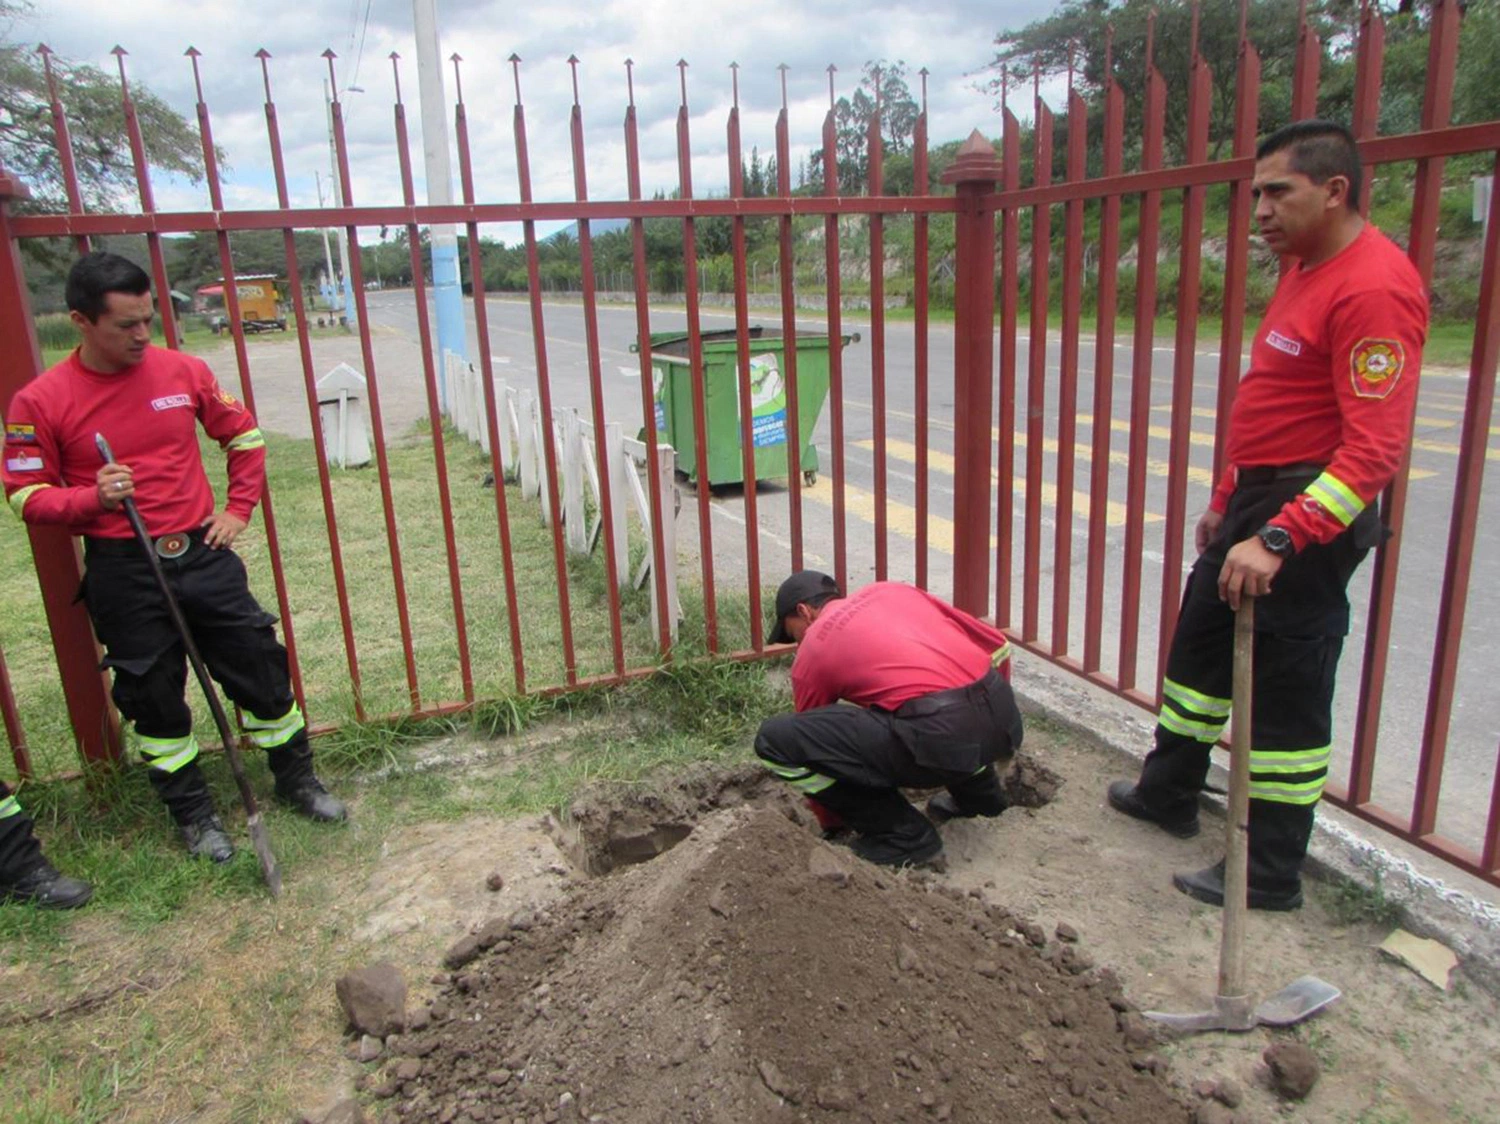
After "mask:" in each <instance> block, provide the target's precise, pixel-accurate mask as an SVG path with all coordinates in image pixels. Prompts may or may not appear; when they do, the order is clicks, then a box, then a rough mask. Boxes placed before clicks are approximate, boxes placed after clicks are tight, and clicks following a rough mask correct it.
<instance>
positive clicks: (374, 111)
mask: <svg viewBox="0 0 1500 1124" xmlns="http://www.w3.org/2000/svg"><path fill="white" fill-rule="evenodd" d="M1050 7H1051V5H1050V4H1049V3H1047V2H1046V0H1023V2H1020V3H1015V4H1011V5H1008V6H1004V7H1003V8H1002V9H1001V10H1000V11H997V9H996V7H995V6H993V5H989V4H979V3H976V2H974V0H934V2H933V3H928V4H925V5H919V4H910V3H891V2H888V0H873V2H871V3H867V4H865V5H863V6H856V5H851V4H848V3H846V2H843V0H838V2H835V0H800V2H790V0H769V2H766V3H762V4H758V5H744V6H740V5H735V6H733V7H730V6H727V5H723V4H716V3H697V4H684V3H680V2H669V0H631V2H622V0H553V2H552V3H550V4H547V5H516V4H510V3H505V4H502V3H498V2H496V0H439V12H438V20H439V29H440V35H441V50H442V53H443V55H444V58H445V60H446V58H447V56H449V55H451V54H453V53H455V52H456V53H457V54H459V55H461V56H462V58H463V62H462V64H461V72H462V81H463V95H464V100H465V105H466V112H467V120H468V127H469V134H470V147H471V151H472V153H473V161H474V178H475V182H476V185H477V194H478V197H479V198H480V200H481V201H483V202H506V201H512V200H515V199H516V198H518V190H517V183H516V161H515V143H514V137H513V132H512V112H513V107H514V102H515V86H514V82H513V73H512V68H511V65H510V63H509V62H508V61H507V58H508V57H509V56H510V55H511V54H513V53H514V54H517V55H519V56H520V57H521V58H522V59H523V60H524V61H523V63H522V64H521V91H522V96H523V100H524V103H525V106H526V125H527V133H528V137H529V141H530V165H531V173H532V180H533V194H534V197H535V198H536V199H538V200H559V199H571V198H572V196H573V173H572V166H571V152H570V147H569V136H568V128H569V115H570V112H571V109H572V103H573V82H574V72H573V70H572V69H571V68H570V67H569V65H568V64H567V62H566V60H567V58H568V56H569V55H570V54H576V56H577V57H578V58H579V60H580V63H579V65H578V67H577V72H576V79H577V85H578V95H579V99H580V102H581V104H582V106H583V116H584V124H585V139H586V145H587V178H588V187H589V193H590V196H591V198H594V199H610V198H623V197H624V196H625V194H626V181H625V159H624V157H625V152H624V139H623V133H622V121H623V117H624V110H625V104H626V100H627V88H626V72H625V67H624V65H623V64H624V61H625V59H627V58H630V59H633V60H634V63H635V65H634V94H635V102H636V105H637V115H638V121H639V127H640V147H641V159H642V179H643V184H642V186H643V190H644V191H645V192H646V194H647V195H649V194H650V193H652V192H653V191H656V190H671V189H673V188H674V187H675V186H676V184H677V156H676V115H677V109H678V105H679V102H680V98H681V87H680V76H679V70H678V68H677V65H676V64H677V62H678V60H679V59H686V60H687V62H688V63H689V66H688V69H687V87H688V101H689V106H690V113H691V129H692V137H693V153H694V158H693V169H692V170H693V178H694V188H695V191H696V192H697V193H698V194H700V195H702V194H707V193H709V192H710V191H713V190H723V189H724V185H725V184H726V182H727V175H728V173H727V155H726V153H727V143H726V137H725V125H726V119H727V115H728V111H729V107H730V104H731V91H732V85H731V73H730V70H729V65H730V63H732V62H734V63H738V64H739V72H738V73H739V96H740V106H741V134H742V143H743V147H744V150H745V153H746V155H747V156H748V153H749V150H750V148H751V147H752V146H757V147H759V149H760V150H761V153H762V155H763V156H765V155H769V154H771V153H772V152H774V150H775V131H774V130H775V122H776V116H777V113H778V112H779V111H780V109H781V98H782V93H781V85H782V74H781V72H780V71H779V70H778V66H779V65H780V64H783V63H784V64H786V65H787V66H788V67H789V69H788V70H787V72H786V91H787V99H788V103H789V122H790V128H791V133H792V139H791V144H792V151H793V156H792V159H793V161H794V162H795V161H796V160H797V159H798V157H799V155H801V154H805V153H806V152H808V151H809V150H811V149H814V148H816V147H817V146H818V145H819V144H820V141H821V135H820V131H821V127H822V120H823V114H824V113H825V112H826V110H827V106H828V74H827V67H828V65H829V64H830V63H832V64H834V65H835V66H837V68H838V69H837V72H836V73H835V75H834V78H835V93H836V94H837V95H839V96H843V95H847V94H849V93H851V92H852V91H853V90H854V88H855V87H856V85H857V83H858V80H859V76H860V71H861V68H862V66H863V64H864V63H865V62H866V61H867V60H870V59H889V60H897V59H900V60H904V61H905V63H906V64H907V66H908V70H909V74H908V77H909V80H910V82H911V85H912V88H913V92H914V93H915V92H917V90H918V89H919V87H918V78H917V75H916V71H917V70H918V69H920V68H921V67H924V66H925V67H926V68H927V69H928V70H929V71H930V72H931V77H930V78H929V83H928V95H929V107H930V120H931V125H930V136H931V139H932V140H933V142H934V143H937V142H941V141H944V140H950V139H955V138H958V137H962V136H965V135H967V134H968V132H969V131H970V130H971V129H973V128H979V129H980V130H981V131H984V132H986V133H988V134H994V133H996V132H997V131H998V125H999V122H998V118H997V116H996V115H995V114H994V112H993V108H992V106H991V104H990V99H989V98H988V97H987V96H986V95H984V94H982V93H980V92H978V91H977V90H976V88H975V86H976V82H977V79H976V77H975V74H976V72H977V71H979V70H981V69H982V68H983V66H984V65H985V64H986V63H987V62H988V61H989V59H990V58H991V57H992V53H993V52H992V48H991V42H992V40H993V37H994V34H995V32H996V31H997V30H999V26H998V24H999V22H1000V21H1003V22H1005V23H1006V24H1008V25H1010V26H1017V25H1020V24H1023V23H1025V22H1026V21H1028V20H1031V19H1035V18H1037V17H1039V16H1041V15H1044V14H1046V13H1047V12H1048V11H1049V10H1050ZM366 13H368V19H366ZM11 37H12V38H13V39H15V40H17V41H21V42H26V41H32V42H43V41H44V42H46V43H47V44H48V45H49V46H50V47H51V48H52V49H53V50H55V51H57V52H58V53H59V54H60V55H62V56H64V57H66V58H69V59H72V60H75V61H83V62H93V63H96V64H99V65H101V66H105V67H106V68H107V69H109V70H110V71H113V68H114V60H113V59H112V58H111V57H110V55H109V51H110V49H111V48H112V47H114V46H115V45H116V44H117V43H118V44H120V45H121V46H123V47H125V48H126V49H127V50H128V51H129V54H128V55H127V57H126V66H127V69H128V72H129V74H130V77H131V81H132V83H135V84H144V85H148V86H149V87H150V88H151V89H152V90H153V91H154V92H155V93H157V94H159V95H160V96H162V97H163V98H164V99H166V100H167V101H168V102H169V103H170V104H172V105H173V106H174V107H176V108H177V109H179V110H180V111H182V112H183V113H184V114H186V115H188V116H189V117H191V116H192V115H193V112H194V103H195V101H196V95H195V92H194V85H193V73H192V68H191V66H190V64H189V60H188V59H186V58H185V57H183V53H184V51H186V49H187V48H188V47H190V46H191V47H195V48H197V49H198V50H199V51H201V52H202V57H201V58H200V60H199V65H200V71H201V75H202V82H203V89H204V96H205V100H206V102H207V104H208V106H209V108H210V111H211V114H212V126H213V131H214V139H215V140H216V141H217V142H218V144H219V145H220V146H221V147H222V148H223V149H225V151H226V153H227V155H228V161H229V165H230V167H229V169H228V171H227V173H226V185H225V197H226V206H228V207H230V208H232V209H237V208H245V207H251V208H255V207H268V206H273V205H274V202H275V191H274V181H273V179H272V176H271V172H270V167H271V162H270V151H269V146H268V142H267V129H266V118H265V110H264V101H265V94H264V88H263V86H262V76H261V67H260V64H259V62H258V61H257V60H256V59H255V58H254V54H255V52H256V50H258V49H260V48H262V47H264V48H265V49H266V50H268V51H269V52H270V53H271V55H272V58H271V61H270V63H269V71H270V78H271V89H272V95H273V98H274V101H275V106H276V116H277V121H278V125H279V127H280V131H281V138H282V145H283V151H284V157H285V163H286V169H287V174H288V177H289V180H290V191H291V196H292V202H293V204H294V205H296V206H314V205H316V201H317V190H316V184H315V173H316V174H317V175H319V176H322V177H324V178H325V179H326V177H327V176H328V172H329V154H328V132H327V116H326V110H325V102H324V93H323V91H324V83H325V80H326V78H327V75H328V69H327V63H326V62H325V60H324V59H323V58H321V57H320V56H321V54H322V52H323V51H324V50H325V49H327V48H332V49H333V50H334V51H335V52H336V53H337V55H338V56H339V57H338V58H337V60H336V61H335V69H336V75H337V80H338V84H339V86H340V87H341V88H344V87H348V86H354V85H358V86H359V87H361V88H362V89H363V92H362V93H357V92H349V91H347V90H345V91H344V92H343V93H342V95H341V102H342V106H343V110H344V115H345V123H346V132H347V137H348V146H349V162H350V167H351V179H352V189H353V196H354V201H355V202H356V203H358V204H361V205H373V204H395V203H399V202H400V199H401V188H400V176H399V166H398V163H397V159H396V152H395V144H394V136H395V134H394V126H393V110H392V105H393V102H394V90H395V86H394V82H393V79H392V70H391V62H390V59H389V57H388V56H389V55H390V54H391V52H392V51H395V52H398V53H399V54H400V56H401V59H400V63H399V66H400V76H401V93H402V96H403V99H404V101H405V103H406V114H407V126H408V130H409V132H410V140H411V149H410V151H411V158H412V161H413V172H414V176H415V178H416V181H417V192H418V198H419V200H420V199H425V193H424V184H425V177H424V171H423V166H422V148H421V144H422V140H421V135H422V123H421V112H420V108H419V100H418V82H417V72H416V51H415V45H414V39H413V32H412V10H411V4H410V3H409V0H366V2H363V3H362V2H361V0H349V2H348V3H345V4H327V5H320V4H308V3H294V2H293V0H259V2H258V3H256V4H255V5H253V6H251V7H249V8H247V7H246V6H245V5H244V4H243V3H242V2H239V0H236V2H235V3H229V2H228V0H204V2H202V3H198V4H195V5H187V4H183V3H181V0H131V2H130V3H128V4H126V3H120V2H119V0H108V2H106V0H47V2H46V3H45V6H39V7H38V9H37V10H36V11H35V12H33V13H32V15H31V16H30V17H29V18H28V19H25V20H23V21H21V22H19V23H17V24H16V25H15V26H14V27H12V29H11ZM443 70H444V73H443V80H444V84H445V93H446V97H447V99H448V101H449V103H450V110H449V112H448V113H447V114H446V116H447V118H448V120H449V121H450V122H451V120H452V113H451V103H452V101H453V100H454V97H455V88H454V81H453V71H452V68H451V65H449V64H447V63H446V61H445V65H444V68H443ZM325 190H326V184H325ZM453 190H454V195H455V198H456V197H458V194H459V181H458V163H457V151H456V148H455V149H454V185H453ZM156 194H157V205H158V207H159V208H161V209H188V210H200V209H205V208H206V207H207V206H208V196H207V192H206V190H205V189H203V188H201V187H197V188H195V187H193V186H192V185H189V184H186V183H185V182H177V181H169V182H166V183H163V184H161V185H159V186H158V187H157V189H156Z"/></svg>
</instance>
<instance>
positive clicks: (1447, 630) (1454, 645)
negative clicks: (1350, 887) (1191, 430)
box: [1413, 159, 1500, 869]
mask: <svg viewBox="0 0 1500 1124" xmlns="http://www.w3.org/2000/svg"><path fill="white" fill-rule="evenodd" d="M1495 167H1496V170H1500V159H1497V161H1496V165H1495ZM1497 275H1500V192H1495V191H1492V192H1491V193H1490V216H1489V224H1488V230H1487V231H1486V234H1485V245H1484V267H1483V272H1482V275H1481V277H1480V282H1479V307H1478V309H1477V316H1476V319H1475V331H1474V350H1473V353H1472V361H1471V364H1470V367H1469V384H1468V391H1467V395H1466V399H1465V402H1464V421H1463V439H1462V440H1461V441H1460V443H1459V455H1458V469H1457V473H1456V477H1455V480H1454V487H1453V517H1452V519H1451V520H1450V521H1449V523H1448V552H1447V561H1446V562H1445V564H1444V568H1443V586H1442V593H1441V595H1440V596H1439V601H1438V605H1439V609H1438V619H1437V635H1436V637H1435V639H1434V641H1433V659H1432V679H1431V682H1430V684H1429V686H1428V693H1427V717H1426V722H1425V725H1424V728H1423V731H1422V755H1421V762H1420V765H1419V772H1418V776H1417V794H1416V800H1415V803H1414V806H1415V813H1414V817H1413V818H1414V821H1415V822H1414V824H1413V827H1414V829H1415V830H1416V831H1417V833H1418V834H1422V835H1425V834H1427V833H1429V832H1431V831H1432V830H1433V828H1434V827H1435V826H1436V821H1437V805H1438V794H1439V791H1440V789H1441V787H1442V767H1443V754H1444V750H1445V749H1446V747H1447V744H1448V730H1449V723H1450V720H1451V718H1452V715H1453V696H1454V688H1455V680H1456V679H1457V675H1458V648H1459V644H1460V642H1461V641H1462V639H1463V631H1464V610H1465V607H1466V606H1467V604H1468V596H1469V576H1470V573H1471V571H1472V568H1473V565H1474V547H1475V540H1476V530H1477V527H1478V523H1479V497H1480V490H1481V489H1482V488H1483V486H1484V468H1485V458H1486V456H1487V454H1488V451H1489V449H1488V446H1489V437H1490V422H1491V420H1492V419H1493V416H1494V406H1495V367H1496V364H1497V362H1500V277H1497ZM1496 786H1497V788H1496V791H1497V792H1500V765H1497V777H1496ZM1496 833H1497V825H1496V810H1495V809H1494V808H1492V809H1491V811H1490V819H1489V823H1488V828H1487V831H1486V841H1485V845H1484V850H1485V866H1486V868H1487V869H1494V867H1495V865H1496V863H1495V853H1494V844H1495V837H1496Z"/></svg>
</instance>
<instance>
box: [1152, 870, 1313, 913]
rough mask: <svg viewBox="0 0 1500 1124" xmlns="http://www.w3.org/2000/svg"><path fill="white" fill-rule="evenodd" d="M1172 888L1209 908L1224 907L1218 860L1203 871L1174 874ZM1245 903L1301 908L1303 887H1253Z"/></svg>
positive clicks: (1280, 908)
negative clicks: (1206, 904)
mask: <svg viewBox="0 0 1500 1124" xmlns="http://www.w3.org/2000/svg"><path fill="white" fill-rule="evenodd" d="M1172 885H1173V886H1176V887H1177V889H1179V890H1181V891H1182V892H1183V893H1184V894H1186V895H1187V896H1188V897H1190V898H1195V899H1197V900H1198V901H1200V902H1207V903H1208V904H1209V905H1217V906H1222V905H1223V904H1224V860H1223V859H1220V860H1219V861H1218V862H1216V863H1215V864H1214V865H1213V866H1208V867H1204V868H1203V869H1202V870H1195V871H1192V872H1189V873H1179V874H1174V875H1172ZM1245 904H1246V905H1247V906H1248V907H1249V908H1251V909H1264V910H1269V911H1273V912H1285V911H1287V910H1292V909H1301V908H1302V888H1301V887H1300V886H1293V887H1285V888H1280V889H1265V888H1260V889H1258V888H1256V887H1255V886H1253V885H1252V886H1250V887H1249V888H1248V889H1247V891H1246V894H1245Z"/></svg>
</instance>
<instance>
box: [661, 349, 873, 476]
mask: <svg viewBox="0 0 1500 1124" xmlns="http://www.w3.org/2000/svg"><path fill="white" fill-rule="evenodd" d="M749 336H750V403H751V422H750V428H751V440H752V441H753V442H754V446H755V478H756V479H757V480H773V479H777V478H781V477H785V476H786V475H787V473H788V468H787V459H788V458H787V442H788V440H789V439H790V437H791V433H790V427H789V425H788V424H787V390H786V376H785V370H786V341H785V338H784V337H783V336H782V334H781V333H780V332H779V331H767V330H766V329H764V328H761V327H758V326H757V327H753V328H751V329H750V332H749ZM699 338H700V339H701V340H702V345H703V408H704V415H705V421H706V428H705V433H706V435H707V439H708V457H707V461H708V484H709V486H710V487H713V486H715V485H718V484H739V483H743V482H744V479H745V466H744V460H743V458H742V457H741V456H740V393H739V360H738V356H739V339H738V333H737V331H736V330H735V329H733V328H730V329H726V330H723V331H713V332H702V333H700V335H699ZM858 339H859V336H858V335H850V336H844V337H843V343H844V345H846V346H847V345H848V344H849V343H850V342H852V341H856V340H858ZM796 343H797V414H798V428H797V432H798V434H799V435H800V436H801V438H802V457H801V462H800V465H799V467H800V468H801V470H802V474H803V477H804V479H805V480H806V481H807V483H809V484H811V483H813V482H814V481H816V480H817V478H818V451H817V449H815V448H814V447H813V443H812V432H813V427H814V426H816V425H817V423H818V415H819V413H820V412H821V411H822V409H823V400H824V399H825V398H827V397H828V348H829V337H828V336H826V335H815V334H813V333H810V332H809V333H807V334H803V333H801V332H798V333H797V337H796ZM651 375H652V382H653V384H654V392H655V397H656V431H657V433H658V435H660V437H661V439H662V440H663V441H666V442H667V443H668V444H669V445H671V446H672V448H674V449H675V450H676V451H677V468H678V471H679V472H681V473H683V474H685V475H686V476H687V477H688V479H690V480H692V481H693V482H694V483H697V481H698V445H697V439H696V438H697V433H696V431H695V429H694V427H693V371H692V361H691V359H690V358H689V354H688V336H687V333H686V332H653V333H651Z"/></svg>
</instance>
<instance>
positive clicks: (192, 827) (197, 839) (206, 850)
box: [177, 814, 234, 863]
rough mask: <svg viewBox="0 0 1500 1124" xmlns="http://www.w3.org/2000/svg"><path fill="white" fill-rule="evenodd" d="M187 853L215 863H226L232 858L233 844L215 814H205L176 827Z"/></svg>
mask: <svg viewBox="0 0 1500 1124" xmlns="http://www.w3.org/2000/svg"><path fill="white" fill-rule="evenodd" d="M177 830H178V831H180V832H181V833H182V841H183V843H185V844H186V845H187V849H188V854H190V855H192V856H193V858H195V859H209V860H210V861H212V862H216V863H227V862H228V861H229V860H230V859H232V858H234V844H233V843H232V842H230V839H229V833H228V832H227V831H225V830H224V823H223V821H222V820H220V819H219V817H218V816H216V815H212V814H210V815H207V816H204V817H202V818H201V819H199V820H195V821H194V822H193V823H188V824H183V825H181V826H180V827H179V828H178V829H177Z"/></svg>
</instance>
